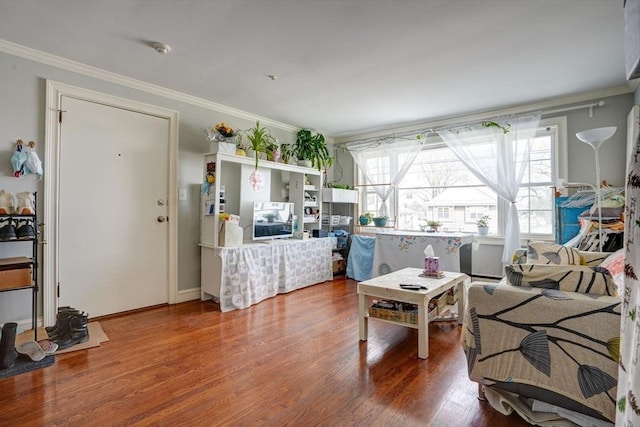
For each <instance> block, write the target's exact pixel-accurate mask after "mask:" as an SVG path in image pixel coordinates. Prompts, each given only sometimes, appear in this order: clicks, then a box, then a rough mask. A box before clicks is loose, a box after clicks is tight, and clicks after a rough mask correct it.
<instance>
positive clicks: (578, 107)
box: [335, 100, 606, 147]
mask: <svg viewBox="0 0 640 427" xmlns="http://www.w3.org/2000/svg"><path fill="white" fill-rule="evenodd" d="M605 104H606V103H605V102H604V101H602V100H600V101H598V102H591V103H588V104H581V105H574V106H572V107H564V108H556V109H552V110H545V109H534V110H529V111H521V112H520V113H518V114H520V115H522V114H526V113H531V112H534V111H540V113H541V114H542V115H547V114H556V113H563V112H565V111H573V110H582V109H585V108H588V109H589V117H593V109H594V108H595V107H604V106H605ZM500 116H501V115H494V116H487V117H486V119H489V118H491V117H500ZM502 116H504V115H502ZM461 119H462V120H461V121H459V122H457V123H451V124H449V125H444V126H439V127H427V128H423V129H416V130H413V131H402V132H397V133H390V134H387V135H381V136H378V137H371V138H366V139H362V140H355V141H348V142H340V143H337V144H335V147H346V146H348V145H352V144H353V145H360V144H366V143H372V142H376V141H384V140H387V139H393V138H398V139H408V138H407V136H409V135H425V134H429V133H433V134H435V133H437V131H438V130H439V129H442V128H445V127H451V126H459V125H462V124H464V123H470V121H465V120H464V119H463V118H461ZM474 121H478V122H481V121H483V120H482V119H478V120H474Z"/></svg>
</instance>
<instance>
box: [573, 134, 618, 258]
mask: <svg viewBox="0 0 640 427" xmlns="http://www.w3.org/2000/svg"><path fill="white" fill-rule="evenodd" d="M617 129H618V128H617V127H615V126H610V127H605V128H596V129H589V130H583V131H582V132H578V133H576V136H577V137H578V139H579V140H580V141H582V142H584V143H585V144H589V145H590V146H592V147H593V149H594V150H595V152H596V187H595V190H596V200H597V203H598V248H599V250H600V252H602V188H601V183H600V154H599V152H598V150H599V149H600V146H601V145H602V143H603V142H605V141H606V140H607V139H609V138H611V137H612V136H613V134H614V133H616V130H617Z"/></svg>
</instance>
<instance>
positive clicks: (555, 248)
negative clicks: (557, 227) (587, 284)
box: [527, 242, 580, 265]
mask: <svg viewBox="0 0 640 427" xmlns="http://www.w3.org/2000/svg"><path fill="white" fill-rule="evenodd" d="M527 263H529V264H555V265H579V264H580V253H579V252H578V250H577V249H576V248H571V247H569V246H562V245H556V244H554V243H548V242H529V244H528V245H527Z"/></svg>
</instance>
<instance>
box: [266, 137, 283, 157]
mask: <svg viewBox="0 0 640 427" xmlns="http://www.w3.org/2000/svg"><path fill="white" fill-rule="evenodd" d="M265 152H266V153H267V160H269V161H272V162H277V161H278V159H279V158H280V146H279V145H278V141H276V140H275V139H273V140H272V141H268V142H267V144H266V146H265Z"/></svg>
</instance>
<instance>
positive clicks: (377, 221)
mask: <svg viewBox="0 0 640 427" xmlns="http://www.w3.org/2000/svg"><path fill="white" fill-rule="evenodd" d="M373 224H374V225H375V226H376V227H385V226H386V225H387V217H386V216H377V217H375V218H373Z"/></svg>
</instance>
